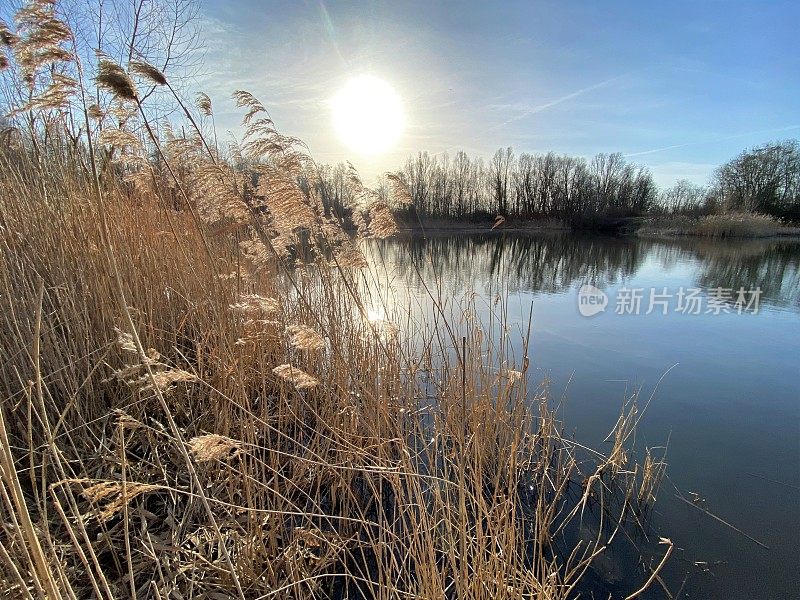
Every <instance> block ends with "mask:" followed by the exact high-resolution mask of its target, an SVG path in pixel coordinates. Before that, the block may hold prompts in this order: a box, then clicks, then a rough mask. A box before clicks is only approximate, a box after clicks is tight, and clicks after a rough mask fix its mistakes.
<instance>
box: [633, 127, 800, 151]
mask: <svg viewBox="0 0 800 600" xmlns="http://www.w3.org/2000/svg"><path fill="white" fill-rule="evenodd" d="M795 129H800V125H787V126H786V127H776V128H775V129H759V130H757V131H747V132H743V133H735V134H733V135H723V136H716V137H711V138H706V139H703V140H697V141H694V142H685V143H683V144H673V145H672V146H663V147H661V148H653V149H651V150H642V151H641V152H630V153H628V154H625V158H628V157H631V156H644V155H645V154H655V153H656V152H665V151H667V150H675V149H676V148H686V147H687V146H698V145H700V144H710V143H712V142H722V141H725V140H735V139H737V138H741V137H747V136H750V135H759V134H762V133H780V132H783V131H794V130H795Z"/></svg>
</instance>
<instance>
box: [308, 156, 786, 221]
mask: <svg viewBox="0 0 800 600" xmlns="http://www.w3.org/2000/svg"><path fill="white" fill-rule="evenodd" d="M348 172H349V169H348V167H347V166H345V165H338V166H335V167H325V168H324V169H323V181H322V182H321V185H322V186H323V187H324V193H323V196H324V197H325V198H326V205H327V206H329V207H330V209H331V210H332V211H333V212H336V213H338V214H343V213H344V212H346V207H347V206H352V204H353V200H354V197H353V192H352V191H351V189H350V188H349V186H348ZM398 175H399V177H400V179H401V180H402V181H403V182H404V183H405V185H406V187H407V188H408V192H409V196H410V203H409V204H406V205H402V206H400V205H398V206H396V207H395V209H396V211H397V212H398V213H400V214H401V215H405V216H407V217H411V218H448V219H465V220H471V219H485V218H493V217H495V216H497V215H502V216H504V217H506V218H516V219H559V220H562V221H566V222H570V223H573V224H576V223H592V222H593V221H597V220H602V219H615V218H622V217H633V216H641V215H647V214H668V215H690V216H703V215H709V214H717V213H723V212H756V213H763V214H768V215H772V216H774V217H777V218H781V219H785V220H788V221H800V144H798V141H797V140H786V141H780V142H772V143H767V144H764V145H761V146H757V147H754V148H751V149H748V150H745V151H743V152H742V153H740V154H739V155H738V156H736V157H734V158H733V159H731V160H730V161H728V162H727V163H725V164H723V165H722V166H720V167H719V168H718V169H717V170H716V171H715V172H714V174H713V175H712V177H711V179H710V181H709V182H708V183H707V184H706V185H698V184H695V183H692V182H690V181H688V180H679V181H677V182H676V183H675V184H674V185H673V186H671V187H668V188H664V189H659V188H658V186H656V184H655V182H654V181H653V177H652V175H651V173H650V172H649V170H648V169H647V168H646V167H644V166H641V165H636V164H633V163H631V162H629V161H627V160H626V159H625V157H624V156H623V155H622V154H621V153H614V154H598V155H596V156H595V157H594V158H592V159H586V158H583V157H577V156H569V155H565V154H557V153H554V152H548V153H544V154H528V153H523V154H520V155H516V154H515V153H514V151H513V150H512V149H511V148H501V149H499V150H498V151H497V152H496V153H495V154H494V156H493V157H492V158H491V159H490V160H488V161H486V160H484V159H482V158H474V157H470V156H469V155H467V154H466V153H465V152H458V153H456V154H455V155H454V156H452V157H451V156H449V155H448V154H446V153H444V154H438V155H433V154H429V153H428V152H420V153H418V154H417V155H416V156H412V157H410V158H409V159H408V160H407V161H406V163H405V165H404V166H403V167H402V169H401V170H400V172H399V174H398ZM377 193H378V194H379V195H381V196H382V197H385V198H388V197H389V196H390V194H389V193H388V186H387V185H386V184H385V182H384V183H383V184H381V185H379V187H378V189H377Z"/></svg>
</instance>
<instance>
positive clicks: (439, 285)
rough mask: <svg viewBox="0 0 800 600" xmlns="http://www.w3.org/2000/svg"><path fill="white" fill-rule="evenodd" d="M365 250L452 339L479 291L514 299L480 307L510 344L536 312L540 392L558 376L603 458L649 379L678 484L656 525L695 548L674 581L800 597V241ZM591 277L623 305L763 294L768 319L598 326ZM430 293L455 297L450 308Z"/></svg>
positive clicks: (441, 241)
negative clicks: (635, 392)
mask: <svg viewBox="0 0 800 600" xmlns="http://www.w3.org/2000/svg"><path fill="white" fill-rule="evenodd" d="M365 251H366V254H367V257H368V259H369V260H370V261H371V262H372V263H373V264H374V265H376V267H378V268H376V269H375V271H377V272H378V273H379V279H380V281H381V282H383V284H384V285H383V286H382V288H381V289H382V292H386V295H387V296H389V298H388V300H389V301H388V302H387V304H388V306H389V308H390V309H395V310H392V311H390V312H391V316H392V318H395V317H397V316H398V315H399V316H401V317H405V316H406V315H409V314H412V313H414V314H418V313H423V314H422V317H421V318H420V322H422V323H428V324H430V327H432V328H434V329H436V330H437V331H441V328H442V319H441V315H442V314H444V315H445V316H446V317H447V318H448V319H450V322H451V323H455V325H458V322H459V318H460V315H461V312H460V311H461V308H462V307H463V306H464V303H460V299H461V298H464V297H469V296H470V292H471V291H475V292H477V294H478V295H479V296H483V297H484V298H485V299H487V300H488V299H490V298H492V299H494V298H497V297H498V296H500V297H502V296H503V295H504V294H505V293H508V295H509V297H510V296H511V295H512V294H514V295H515V296H514V298H513V299H511V300H510V301H509V303H508V304H509V307H508V310H506V311H505V312H503V314H502V319H494V320H493V319H492V318H491V317H490V315H491V314H493V312H494V311H495V310H496V308H495V307H496V303H495V302H493V301H492V302H483V303H480V305H479V306H478V307H477V308H476V312H477V313H478V316H479V317H480V322H481V323H483V324H486V325H487V326H488V328H491V329H490V333H491V334H492V335H494V336H498V335H500V334H502V332H504V331H506V328H505V327H504V325H505V324H506V323H509V324H511V325H513V326H515V328H509V329H510V330H513V331H515V332H517V331H521V332H525V331H526V326H527V324H528V316H529V314H530V313H529V310H530V307H531V306H532V305H534V304H535V309H534V313H533V314H534V317H533V319H532V322H533V327H532V340H533V342H532V351H531V353H530V355H531V365H532V368H531V369H530V371H529V376H528V377H529V381H528V383H529V389H535V386H537V385H538V384H539V383H540V382H541V378H543V377H546V378H548V379H549V380H550V381H551V382H552V388H551V389H552V390H553V394H552V397H553V398H554V401H557V402H559V404H560V405H561V406H563V409H562V410H563V417H564V422H565V423H567V424H568V426H569V428H570V431H574V432H575V433H576V435H577V437H578V438H580V439H581V441H582V442H586V443H587V444H589V445H591V446H593V447H598V448H601V449H602V448H603V446H602V444H603V439H605V436H606V435H607V433H608V430H609V428H610V426H611V425H613V423H614V422H615V420H616V418H617V417H618V415H619V406H620V401H621V399H622V398H623V397H624V395H625V394H626V393H627V392H628V391H630V389H631V388H634V387H638V386H639V385H642V386H645V389H646V391H648V392H649V391H653V392H654V395H655V396H656V398H655V399H654V401H653V402H652V404H651V405H650V406H649V408H648V410H647V417H646V418H645V419H643V420H642V421H641V423H640V425H639V429H638V430H637V436H640V438H637V439H642V440H648V442H647V443H648V444H650V445H658V444H661V443H663V442H666V440H669V452H668V463H669V467H668V470H667V473H668V476H669V477H670V483H669V486H665V488H666V489H667V491H665V492H664V493H663V494H662V495H661V496H660V497H659V500H658V504H657V514H656V515H655V517H654V518H655V519H656V520H657V522H656V523H655V525H657V527H658V530H659V531H663V532H664V533H665V534H668V535H669V537H671V539H673V541H675V542H676V544H677V545H678V546H679V547H681V548H682V550H681V552H680V553H679V555H678V556H677V557H676V559H675V561H674V562H672V563H670V564H669V565H667V568H666V570H665V573H664V580H665V582H666V583H667V585H668V587H669V588H670V589H672V590H673V591H674V590H677V589H682V590H683V591H682V594H680V597H693V598H725V599H726V600H729V599H737V600H745V599H749V598H756V597H758V598H763V597H770V598H779V597H800V596H798V593H797V592H800V589H799V588H798V587H797V577H796V570H797V569H796V562H797V559H796V557H797V556H798V554H800V520H798V519H797V507H796V495H795V494H794V493H793V490H795V489H797V487H798V486H800V447H798V443H797V440H798V432H800V405H799V404H798V401H797V400H798V398H800V381H799V380H798V378H797V359H798V357H800V335H799V332H800V243H798V242H797V241H792V240H736V241H731V240H724V241H722V240H714V241H712V240H702V239H682V240H671V241H661V240H657V241H656V240H644V239H635V238H627V239H620V238H608V237H598V236H577V235H567V234H548V235H523V234H515V233H511V232H501V233H487V234H481V235H453V234H449V235H435V236H429V237H427V238H421V237H412V236H409V237H405V238H400V239H393V240H385V241H377V240H376V241H372V242H370V243H369V244H368V245H367V246H366V248H365ZM384 275H385V277H384ZM423 281H424V282H425V285H423V284H422V282H423ZM585 282H589V283H592V284H593V285H595V286H596V287H598V288H601V289H604V290H605V291H606V292H607V293H608V294H609V296H612V294H614V293H615V292H617V293H618V292H619V289H620V287H621V286H622V285H625V286H626V287H629V288H641V289H648V288H655V289H658V290H661V288H662V287H667V288H669V290H670V291H671V292H672V293H675V292H676V291H677V290H678V289H680V288H702V289H704V290H706V293H707V294H710V291H711V290H714V289H716V288H727V289H730V290H732V291H733V292H736V291H737V290H739V289H740V288H744V289H746V290H751V289H755V288H760V289H761V292H762V293H761V296H760V310H759V314H758V315H752V314H747V315H737V314H735V311H731V314H719V315H718V314H709V313H708V312H706V311H703V313H702V314H694V315H693V316H684V315H681V314H676V313H675V311H672V312H670V313H669V314H660V313H659V312H658V311H656V312H654V313H653V314H649V315H648V314H642V315H641V316H640V317H637V316H632V315H620V314H617V313H616V312H615V310H614V305H613V304H610V307H609V310H606V311H605V312H604V313H602V314H598V315H596V316H594V317H591V318H587V317H583V316H581V315H580V313H579V310H578V305H577V288H578V287H579V286H580V285H582V284H583V283H585ZM428 290H431V292H432V294H434V295H436V297H437V301H439V300H443V302H439V306H443V307H444V310H442V309H438V314H437V310H434V309H432V308H431V303H432V302H433V301H432V300H431V299H430V297H429V296H428V295H427V291H428ZM451 308H452V313H451V312H450V309H451ZM642 312H645V311H642ZM487 315H489V316H488V317H487ZM437 316H439V317H440V318H439V320H437V319H436V317H437ZM426 317H427V320H426ZM398 325H399V326H400V327H401V328H405V325H404V323H401V322H398ZM517 325H519V327H516V326H517ZM510 337H511V338H512V339H511V342H510V343H511V344H512V346H513V347H512V350H513V352H510V353H509V356H515V357H520V356H522V355H523V354H524V353H523V352H522V350H521V347H520V342H519V341H518V340H517V339H516V337H521V336H516V337H515V334H514V335H510ZM456 339H460V338H458V333H457V334H456ZM493 339H497V337H495V338H493ZM673 367H674V369H673ZM670 369H671V370H670ZM668 370H670V371H669V375H668V376H667V377H665V378H664V379H663V380H662V376H663V375H664V374H665V372H667V371H668ZM655 388H657V392H656V391H655ZM562 398H564V402H563V404H562V403H561V400H562ZM672 485H674V486H675V488H672V487H671V486H672ZM678 489H679V490H680V491H681V493H682V494H684V495H687V496H688V493H689V492H690V491H694V492H698V493H699V494H701V495H702V497H703V499H704V504H703V507H705V508H708V509H709V510H711V511H712V512H713V513H714V514H717V515H719V516H720V517H721V518H723V519H725V520H726V522H729V523H731V524H733V525H734V526H735V527H737V528H739V529H741V530H742V531H745V532H747V533H748V534H750V535H753V536H754V537H756V538H757V539H759V540H760V541H762V542H763V543H764V544H766V545H767V546H769V548H770V551H769V552H766V551H762V550H763V548H760V547H758V546H756V545H754V544H753V543H752V542H751V541H749V540H748V539H747V538H746V537H743V536H742V535H741V534H740V533H737V532H736V531H735V530H732V529H730V528H728V527H725V526H723V525H721V524H720V523H719V522H718V521H715V520H713V519H711V518H707V517H706V516H705V515H704V514H703V513H701V512H700V511H697V510H695V509H692V508H691V507H688V508H687V506H686V504H685V503H683V502H681V501H679V500H677V499H676V498H675V495H674V493H673V492H674V491H675V490H678ZM687 511H688V512H687ZM574 535H576V536H581V535H583V532H581V531H576V532H574ZM609 556H610V557H613V558H614V560H615V561H617V562H618V564H619V565H623V567H624V568H623V571H625V570H627V569H628V567H629V566H630V559H629V557H626V556H625V555H624V553H623V551H622V549H620V548H614V549H613V553H611V554H610V555H609ZM609 560H610V559H609ZM697 565H706V566H705V567H702V568H701V567H698V566H697ZM600 566H601V567H603V568H604V570H605V571H608V572H607V573H605V574H604V578H605V579H613V578H614V577H613V575H614V569H615V568H616V566H615V563H614V562H609V563H608V564H604V565H600ZM687 577H688V578H687ZM793 592H794V593H793ZM603 597H607V594H606V595H605V596H603ZM614 597H618V594H616V593H615V594H614Z"/></svg>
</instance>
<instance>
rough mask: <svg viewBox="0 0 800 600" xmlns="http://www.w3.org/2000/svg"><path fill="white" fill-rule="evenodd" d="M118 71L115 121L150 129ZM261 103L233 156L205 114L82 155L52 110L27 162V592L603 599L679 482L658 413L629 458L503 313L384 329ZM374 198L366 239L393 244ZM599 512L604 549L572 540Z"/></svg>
mask: <svg viewBox="0 0 800 600" xmlns="http://www.w3.org/2000/svg"><path fill="white" fill-rule="evenodd" d="M34 5H35V6H36V7H38V10H41V11H45V13H47V11H48V10H50V9H49V8H48V7H50V4H49V3H47V2H39V3H34ZM47 14H50V16H52V13H47ZM62 33H63V32H62ZM70 36H71V33H69V32H67V33H63V35H62V37H61V38H58V39H57V40H56V42H58V43H61V42H62V41H64V40H69V38H70ZM59 40H60V41H59ZM70 60H77V59H76V57H71V58H70ZM102 61H103V62H101V64H100V68H99V70H98V71H99V73H100V75H99V77H98V79H99V81H100V83H101V84H102V85H103V86H105V89H107V90H108V91H109V92H112V93H113V94H114V98H115V99H114V100H113V103H112V106H111V107H109V110H114V111H117V113H120V114H121V113H123V112H125V114H128V115H132V116H131V117H130V122H131V123H133V122H134V121H135V118H134V116H133V115H135V114H136V113H137V111H138V113H139V115H140V117H141V118H143V117H144V111H142V110H141V107H140V106H139V104H138V103H139V99H138V95H137V92H136V85H135V82H134V81H132V80H131V78H130V75H129V74H128V73H127V72H126V71H125V70H123V69H122V68H121V67H119V66H117V65H114V64H113V63H111V62H109V61H108V60H107V59H105V58H103V59H102ZM132 72H134V73H135V74H137V75H138V76H139V77H144V78H146V79H147V80H148V81H149V82H152V83H155V84H161V85H168V81H167V80H166V78H165V77H164V75H163V74H161V73H159V72H157V71H155V70H154V69H153V68H152V67H149V66H147V65H142V64H138V65H133V67H132ZM162 80H163V81H162ZM82 86H83V82H82V81H77V82H76V89H75V90H74V94H75V97H76V98H77V100H75V101H74V102H75V104H73V105H71V106H70V107H69V110H71V111H75V110H76V107H77V111H78V114H79V113H80V112H84V115H85V116H86V117H87V120H86V123H87V128H86V129H85V130H84V133H86V131H87V130H88V131H96V128H94V129H93V128H91V127H88V124H89V122H88V113H89V111H88V109H87V110H85V111H84V110H83V108H84V107H85V105H84V104H83V103H82V101H81V100H80V97H81V89H82ZM175 98H176V102H180V99H179V97H178V96H177V95H176V96H175ZM206 98H207V97H206ZM236 98H237V101H238V102H239V104H240V106H241V107H242V108H243V111H244V113H245V117H244V123H245V126H246V127H247V136H246V138H245V140H244V142H243V144H242V145H241V146H240V147H238V148H234V149H233V151H232V153H231V155H230V156H228V157H226V156H223V155H222V154H221V153H220V152H219V151H218V150H217V149H216V145H215V144H213V143H211V142H209V141H207V140H206V138H205V137H203V135H202V134H201V133H200V131H201V128H200V127H199V126H197V121H195V119H197V118H199V117H197V116H193V114H194V113H193V111H192V109H191V107H188V106H186V105H185V104H182V106H183V108H184V109H185V110H186V115H187V118H188V122H187V127H188V128H189V131H191V132H193V133H191V134H189V135H187V136H185V137H176V136H171V135H169V133H168V132H167V135H166V136H163V135H162V136H159V135H156V134H155V132H154V131H153V129H154V124H151V123H148V122H146V121H140V125H141V127H142V128H141V129H140V130H139V131H140V133H141V136H143V137H137V135H136V132H135V131H134V130H133V129H131V128H129V127H127V126H124V125H123V126H119V120H117V121H116V125H114V124H112V123H111V122H107V123H106V126H105V128H104V130H103V133H102V135H101V136H99V137H97V136H94V137H93V136H91V135H88V136H85V137H84V138H83V140H82V141H81V140H77V139H76V138H75V137H70V135H69V134H70V132H71V130H69V129H68V128H66V127H67V123H68V120H66V119H49V120H40V121H37V119H36V115H37V114H39V115H40V114H41V113H37V112H35V111H41V110H47V111H49V112H48V114H50V115H56V114H58V111H59V110H67V109H66V108H64V107H63V106H62V105H59V106H53V105H45V106H44V107H43V106H42V104H41V103H40V104H39V105H37V106H31V107H29V109H28V111H29V112H28V113H27V114H29V115H30V116H31V117H32V118H31V119H29V120H28V121H27V123H28V124H31V125H32V127H30V128H29V129H28V130H27V131H26V130H17V131H16V132H15V133H14V135H12V136H10V137H9V138H7V139H8V142H7V143H6V144H5V145H3V147H2V148H1V149H0V190H1V191H2V193H1V194H0V278H2V288H1V289H2V293H1V294H0V340H2V344H1V345H0V385H2V398H1V399H0V518H2V523H3V527H2V531H0V586H1V587H0V589H1V590H2V595H3V596H4V597H23V598H38V597H48V598H74V599H77V598H87V597H94V598H108V599H110V598H120V597H131V598H151V597H152V598H172V597H184V598H194V597H215V598H220V597H239V598H311V597H334V598H336V597H339V598H340V597H369V598H373V597H374V598H395V597H398V598H399V597H428V598H434V597H437V598H438V597H459V598H522V597H524V598H530V597H535V598H542V599H559V598H568V597H573V596H575V594H576V593H577V591H578V590H581V589H582V586H585V585H587V584H586V581H587V579H586V576H587V573H589V572H590V569H591V566H592V564H593V562H594V561H596V560H597V558H598V557H599V556H601V555H603V553H604V552H606V551H607V548H608V547H609V545H610V544H611V543H613V542H614V540H615V539H617V537H618V534H619V532H620V531H626V530H627V529H629V528H631V527H636V526H640V525H641V524H642V522H643V521H644V519H645V518H646V514H647V506H649V505H650V504H651V503H652V501H653V498H654V493H655V490H656V488H657V487H658V482H659V480H660V474H661V472H662V470H663V462H662V461H660V460H656V459H655V458H653V456H651V455H649V454H648V456H647V459H646V461H645V463H644V466H643V467H642V468H640V467H637V466H635V465H634V464H633V462H632V458H631V453H630V445H631V443H632V436H633V431H634V425H635V423H636V421H637V420H638V418H639V415H638V413H637V411H636V408H635V403H631V404H629V405H627V406H626V408H625V410H624V411H623V413H622V414H621V416H620V420H619V422H618V423H617V424H616V426H615V427H614V431H613V433H612V436H611V439H612V440H613V449H612V451H611V452H610V454H609V456H603V455H601V454H599V453H597V452H594V451H590V450H588V449H585V448H583V447H582V446H580V445H579V444H577V443H576V442H574V441H572V440H569V439H566V438H564V437H562V436H561V434H560V431H561V426H560V424H559V423H558V421H557V420H556V416H555V414H554V412H553V411H552V409H551V408H550V406H549V403H548V398H547V395H546V394H545V393H543V392H541V391H538V392H529V390H528V389H527V385H526V380H527V368H528V363H527V358H526V357H520V365H517V366H515V365H514V364H512V363H510V362H509V356H508V354H507V352H506V350H505V345H504V340H503V339H500V340H498V339H494V338H493V337H492V335H491V333H490V331H484V330H483V328H482V327H481V325H480V324H479V323H477V322H474V321H471V320H470V321H467V322H466V324H462V327H461V328H457V327H456V326H455V324H454V323H452V321H451V320H449V319H447V318H445V315H444V312H443V311H442V312H441V314H440V315H439V318H437V326H435V327H433V326H431V324H430V323H418V322H417V323H415V322H409V321H408V319H407V315H404V313H403V310H402V308H397V309H394V311H393V310H391V309H388V313H387V315H386V317H387V318H386V320H384V321H375V320H371V319H370V318H369V314H368V311H367V310H366V305H367V300H369V301H370V302H372V303H374V302H375V301H376V300H377V301H378V302H379V301H380V299H381V298H382V297H384V296H383V292H382V290H381V289H380V286H378V285H375V284H374V283H370V282H372V281H375V280H377V279H378V277H377V276H376V274H375V272H374V271H371V270H370V268H369V266H368V265H366V261H365V260H364V257H363V255H361V253H360V250H359V248H358V239H352V238H351V237H350V236H348V235H347V234H345V233H344V231H343V230H342V229H341V227H340V225H339V223H337V222H336V221H335V220H333V219H330V218H327V217H325V214H324V210H323V208H322V206H321V201H320V199H319V194H318V191H317V190H316V188H315V185H314V181H315V179H314V178H315V172H316V166H315V164H314V162H313V160H312V159H311V157H310V156H308V154H307V153H306V152H305V151H304V150H303V146H302V145H301V144H300V143H299V142H298V141H297V140H294V139H293V138H289V137H286V136H283V135H281V134H279V133H278V132H277V131H276V130H275V127H274V125H273V123H272V121H271V120H270V119H269V117H268V115H267V114H266V111H265V110H264V107H263V106H261V105H260V104H259V103H258V101H257V100H256V99H255V98H254V97H252V96H251V95H250V94H247V93H245V92H238V93H237V95H236ZM201 110H203V111H205V112H209V113H210V111H211V106H210V103H206V102H205V99H203V102H202V106H201ZM240 153H241V154H243V155H248V156H250V157H251V159H252V160H253V161H254V162H253V164H254V165H255V166H254V167H253V170H252V171H250V172H246V171H244V170H242V169H237V168H235V167H234V166H233V165H234V164H235V163H236V158H237V156H238V155H239V154H240ZM393 181H394V182H395V184H396V189H395V194H396V195H397V197H398V198H402V197H403V196H404V193H407V192H404V190H403V189H402V187H401V182H400V181H399V180H398V179H394V180H393ZM350 183H351V185H353V186H354V188H355V189H356V190H357V194H356V197H357V198H359V201H360V203H361V205H360V207H358V208H356V209H355V210H354V214H356V216H357V220H358V221H359V223H360V225H361V233H360V234H359V235H360V236H362V237H366V236H373V237H385V236H388V235H391V234H392V233H393V232H394V231H395V230H396V225H395V224H394V221H393V219H392V216H391V213H389V211H388V209H387V208H386V204H385V203H384V202H383V201H382V200H380V199H378V198H377V197H376V196H375V195H374V194H373V193H372V192H370V191H369V190H367V189H365V188H364V187H363V186H362V185H361V184H360V182H359V181H358V178H357V175H356V174H355V173H352V174H351V182H350ZM431 289H435V286H432V287H431ZM432 302H433V304H434V306H439V307H440V306H442V302H441V298H438V299H437V298H436V296H435V294H433V295H432ZM393 323H398V324H400V325H402V326H400V327H398V326H395V325H393ZM526 348H527V343H526ZM589 518H594V519H597V520H599V522H600V527H599V528H598V529H597V534H596V536H595V537H593V538H592V539H590V540H587V539H585V538H584V539H580V538H575V537H574V536H572V535H571V531H572V530H573V529H574V528H575V527H576V526H578V525H579V524H580V523H581V522H582V521H583V520H584V519H589ZM663 541H664V543H665V544H666V552H665V553H664V554H663V556H664V559H666V557H667V556H668V555H669V552H670V551H671V548H672V545H671V542H669V541H668V540H663ZM661 566H663V561H656V562H655V563H653V564H652V567H653V569H652V570H649V571H643V572H641V573H640V574H639V575H640V577H639V579H640V581H639V582H638V583H637V585H636V586H634V587H632V588H631V590H630V596H629V597H631V598H632V597H635V596H637V595H638V594H640V593H641V592H642V590H643V589H644V588H646V587H647V586H650V585H653V584H654V582H657V581H658V577H657V573H658V570H659V569H660V567H661Z"/></svg>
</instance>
